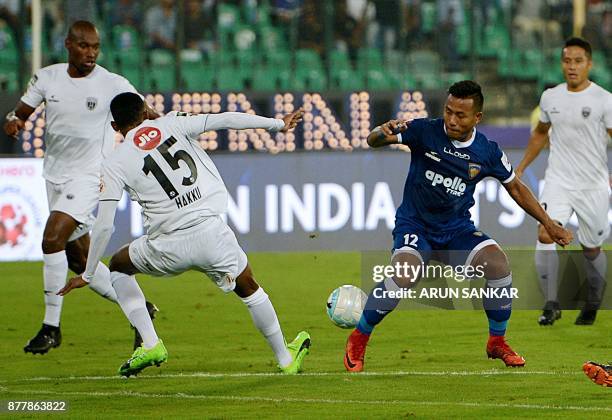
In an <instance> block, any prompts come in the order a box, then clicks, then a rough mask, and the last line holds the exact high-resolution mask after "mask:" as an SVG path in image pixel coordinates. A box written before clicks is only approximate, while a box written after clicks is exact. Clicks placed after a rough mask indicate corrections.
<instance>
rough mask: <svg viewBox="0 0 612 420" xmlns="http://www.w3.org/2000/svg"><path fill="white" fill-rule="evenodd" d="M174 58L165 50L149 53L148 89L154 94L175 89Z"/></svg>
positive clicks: (155, 50)
mask: <svg viewBox="0 0 612 420" xmlns="http://www.w3.org/2000/svg"><path fill="white" fill-rule="evenodd" d="M175 61H176V56H175V55H174V54H173V53H172V52H170V51H167V50H162V49H154V50H151V51H150V52H149V62H150V72H149V74H150V76H151V80H150V87H151V89H152V90H154V91H156V92H169V91H172V90H175V89H176V69H175Z"/></svg>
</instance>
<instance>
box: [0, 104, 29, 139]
mask: <svg viewBox="0 0 612 420" xmlns="http://www.w3.org/2000/svg"><path fill="white" fill-rule="evenodd" d="M32 112H34V108H32V107H31V106H30V105H26V104H24V103H23V102H21V101H19V102H18V103H17V106H16V107H15V109H14V110H13V111H11V112H9V113H8V114H7V115H6V121H5V122H4V127H3V128H4V132H5V133H6V134H7V135H8V136H11V137H15V138H16V137H17V134H19V131H21V130H22V129H23V127H24V126H25V122H26V121H27V120H28V118H30V115H32Z"/></svg>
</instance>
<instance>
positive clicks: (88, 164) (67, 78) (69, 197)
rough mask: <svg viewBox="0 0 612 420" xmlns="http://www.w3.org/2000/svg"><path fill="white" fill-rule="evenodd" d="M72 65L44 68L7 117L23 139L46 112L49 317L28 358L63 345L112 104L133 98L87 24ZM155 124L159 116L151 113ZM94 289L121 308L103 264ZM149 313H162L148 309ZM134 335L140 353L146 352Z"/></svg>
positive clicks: (74, 38)
mask: <svg viewBox="0 0 612 420" xmlns="http://www.w3.org/2000/svg"><path fill="white" fill-rule="evenodd" d="M65 47H66V49H67V50H68V63H59V64H54V65H51V66H48V67H44V68H42V69H40V70H39V71H37V72H36V74H34V76H33V77H32V80H31V81H30V84H29V86H28V89H27V91H26V93H25V94H24V95H23V96H22V98H21V100H20V101H19V102H18V104H17V106H16V107H15V110H14V111H13V112H11V113H9V114H8V115H7V118H6V123H5V125H4V131H5V132H6V133H7V134H8V135H10V136H17V134H18V133H19V131H20V130H21V129H23V127H24V125H25V121H26V120H27V119H28V117H29V116H30V115H31V114H32V113H33V112H34V110H35V109H36V107H38V106H39V105H40V104H41V103H44V104H45V119H46V134H45V146H46V152H45V158H44V167H43V168H44V169H43V176H44V178H45V180H46V187H47V200H48V203H49V211H50V214H49V218H48V219H47V223H46V225H45V230H44V233H43V242H42V250H43V261H44V269H43V278H44V292H45V316H44V320H43V325H42V328H41V329H40V331H39V332H38V333H37V334H36V336H34V338H32V339H31V340H30V341H29V342H28V343H27V344H26V346H25V347H24V351H25V352H31V353H34V354H36V353H40V354H45V353H46V352H48V351H49V350H50V349H51V348H54V347H57V346H59V345H60V343H61V338H62V337H61V333H60V315H61V310H62V300H63V298H62V297H61V296H57V292H58V291H59V290H60V289H61V288H62V287H63V286H64V284H65V283H66V277H67V274H68V268H70V269H71V270H72V271H73V272H75V273H82V272H83V270H84V269H85V262H86V258H87V251H88V248H89V229H90V228H91V225H92V223H93V220H94V217H93V211H94V209H95V208H96V205H97V202H98V196H99V177H100V164H101V162H102V159H103V157H104V156H107V155H108V154H109V153H110V151H111V150H112V148H113V145H114V137H115V133H114V131H113V129H112V127H111V125H110V121H111V115H110V102H111V100H112V99H113V97H115V96H116V95H117V94H119V93H121V92H126V91H130V92H135V91H136V90H135V89H134V87H133V86H132V85H131V84H130V82H128V81H127V80H126V79H124V78H123V77H121V76H119V75H117V74H114V73H111V72H109V71H108V70H106V69H105V68H103V67H101V66H99V65H97V64H96V59H97V57H98V53H99V51H100V36H99V34H98V30H97V29H96V27H95V26H94V25H93V24H92V23H90V22H87V21H77V22H75V23H74V24H73V25H72V26H71V27H70V29H69V31H68V35H67V37H66V40H65ZM147 112H149V113H150V117H151V118H154V117H156V116H157V114H156V113H155V111H153V110H151V109H150V108H149V107H148V106H147ZM90 287H91V289H93V290H94V291H96V292H97V293H98V294H100V295H101V296H103V297H105V298H107V299H109V300H111V301H113V302H116V300H117V297H116V295H115V291H114V290H113V288H112V286H111V284H110V272H109V271H108V268H107V267H106V266H105V265H104V264H102V263H100V264H99V265H98V266H97V268H96V272H95V276H94V277H93V279H92V282H91V283H90ZM149 309H150V310H151V313H152V314H154V313H155V311H156V310H157V309H156V308H155V306H154V305H152V304H149ZM140 342H141V340H140V337H138V335H136V338H135V346H138V345H140Z"/></svg>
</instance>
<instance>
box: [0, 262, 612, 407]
mask: <svg viewBox="0 0 612 420" xmlns="http://www.w3.org/2000/svg"><path fill="white" fill-rule="evenodd" d="M250 261H251V264H252V266H253V269H254V272H255V277H256V278H257V279H258V281H259V282H260V284H261V285H262V286H263V287H264V288H265V290H266V291H267V293H268V294H269V295H270V297H271V299H272V302H273V304H274V306H275V308H276V310H277V312H278V315H279V318H280V321H281V325H282V327H283V330H284V332H285V335H286V338H287V339H288V340H291V339H293V336H294V335H295V334H296V333H297V332H298V331H299V330H301V329H306V330H308V331H309V332H310V333H311V335H312V348H311V354H310V355H309V356H308V357H307V359H306V362H305V369H306V371H305V373H304V374H303V375H299V376H293V377H287V376H282V375H279V374H277V373H276V369H275V364H274V362H273V357H272V353H271V352H270V350H269V349H268V347H267V344H266V343H265V341H264V340H263V338H261V337H260V336H259V333H258V332H257V331H256V330H255V328H254V326H253V325H252V322H251V319H250V317H249V314H248V312H247V310H246V308H245V307H244V305H243V304H242V302H241V301H240V300H239V299H238V298H237V297H236V296H235V295H234V294H229V295H224V294H223V293H222V292H220V291H219V290H217V289H216V287H215V286H214V285H213V284H212V283H211V282H210V281H209V280H208V279H207V278H206V277H205V276H204V275H201V274H199V273H194V272H192V273H188V274H184V275H182V276H180V277H176V278H164V279H152V278H147V277H144V276H141V277H139V283H140V285H141V287H142V289H143V290H144V292H145V294H146V296H147V298H148V299H149V300H151V301H153V302H155V303H156V304H157V305H158V306H159V308H160V310H161V312H160V313H159V314H158V319H157V320H156V321H155V323H156V327H157V330H158V333H159V335H160V337H161V338H163V340H164V343H165V344H166V347H167V348H168V351H169V359H168V362H167V363H166V364H164V365H162V367H160V368H155V367H153V368H148V369H146V370H145V371H144V372H142V373H141V374H140V375H139V376H138V377H136V378H129V379H121V378H119V377H118V376H117V374H116V372H117V368H118V367H119V365H120V364H121V363H122V362H123V361H124V360H125V359H126V358H127V357H129V356H130V354H131V344H132V339H133V334H132V332H131V330H130V328H129V325H128V322H127V320H126V319H125V318H124V316H123V314H122V312H121V311H120V309H119V308H118V307H117V306H115V305H113V304H111V303H109V302H107V301H105V300H103V299H101V298H99V297H98V296H97V295H95V294H94V293H92V292H91V291H89V290H86V289H81V290H77V291H74V292H73V293H71V294H70V295H68V296H67V297H66V298H65V300H64V313H63V317H62V333H63V343H62V345H61V347H59V348H57V349H54V350H52V351H50V352H49V353H48V354H47V355H45V356H40V355H36V356H33V355H31V354H24V353H23V350H22V348H23V346H24V344H25V343H26V341H27V340H28V339H29V338H30V337H31V336H32V335H33V334H34V333H35V332H36V331H37V330H38V328H39V326H40V322H41V318H42V311H43V298H42V293H41V292H42V290H41V286H42V279H41V271H42V270H41V269H42V265H41V264H40V263H3V264H1V265H0V284H1V286H2V300H1V301H2V303H3V304H2V309H1V310H0V319H1V322H0V355H1V357H2V358H1V362H0V401H2V403H3V407H2V408H3V409H5V408H4V407H5V406H6V402H7V401H26V400H27V401H41V400H46V401H49V400H65V401H67V402H68V411H67V413H65V414H64V415H63V417H62V418H94V417H102V416H104V417H122V418H125V417H133V418H148V417H165V418H184V417H189V418H254V417H255V418H271V417H272V418H287V417H292V418H331V417H334V418H370V417H371V418H398V417H399V418H402V417H417V418H449V417H472V418H487V419H491V418H534V417H541V418H580V419H584V418H610V416H611V415H612V389H606V388H602V387H599V386H596V385H594V384H592V383H591V382H590V381H588V380H587V378H586V377H585V376H584V375H583V373H582V371H581V365H582V363H583V362H584V361H586V360H588V359H594V360H601V361H606V360H608V359H610V358H612V333H611V330H612V329H611V326H612V313H610V311H602V312H601V313H600V314H599V317H598V320H597V322H596V324H595V325H594V326H592V327H577V326H574V325H573V321H574V319H575V316H576V311H564V312H563V318H562V319H561V320H560V321H559V322H558V323H557V324H555V325H554V327H552V328H543V327H539V326H538V325H537V323H536V319H537V316H538V312H536V311H514V313H513V315H512V319H511V320H510V325H509V330H508V338H509V342H510V344H511V345H512V346H513V347H514V348H515V349H516V350H517V351H518V352H520V353H521V354H522V355H524V356H525V358H526V359H527V365H526V367H525V368H523V369H509V368H505V367H504V366H503V364H502V362H501V361H499V360H488V359H487V358H486V355H485V342H486V338H487V322H486V317H485V315H484V314H483V313H482V312H480V311H441V310H423V311H405V310H403V311H401V310H400V311H396V312H394V313H393V314H391V315H390V316H389V317H388V318H387V319H386V320H385V322H384V323H382V324H381V325H380V326H379V327H378V328H377V330H376V331H375V333H374V335H373V336H372V340H371V341H370V346H369V347H368V352H367V355H366V372H365V374H348V373H345V371H344V366H343V364H342V357H343V351H344V343H345V340H346V337H347V335H348V331H347V330H341V329H339V328H337V327H335V326H333V325H332V324H331V322H330V321H329V320H328V319H327V315H326V314H325V302H326V299H327V296H328V294H329V293H330V292H331V290H332V289H334V288H335V287H337V286H339V285H341V284H345V283H354V284H359V281H360V280H359V279H360V272H359V270H360V263H359V261H360V255H359V254H358V253H331V252H320V253H283V254H271V253H260V254H252V255H250ZM516 275H517V273H516V272H515V276H516ZM518 275H520V274H518ZM1 411H2V410H0V417H1V414H2V412H1ZM5 414H6V412H5ZM13 414H15V413H13ZM24 416H33V417H34V416H35V417H37V416H36V415H34V414H24Z"/></svg>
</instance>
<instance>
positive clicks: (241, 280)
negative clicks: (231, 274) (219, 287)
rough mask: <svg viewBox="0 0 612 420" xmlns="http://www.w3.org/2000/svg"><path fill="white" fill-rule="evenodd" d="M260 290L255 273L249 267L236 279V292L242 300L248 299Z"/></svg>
mask: <svg viewBox="0 0 612 420" xmlns="http://www.w3.org/2000/svg"><path fill="white" fill-rule="evenodd" d="M257 289H259V284H257V282H256V281H255V279H254V278H253V272H252V271H251V267H250V266H249V265H247V266H246V268H245V269H244V270H243V271H242V273H240V275H239V276H238V277H237V278H236V287H235V288H234V292H235V293H236V294H237V295H238V296H239V297H241V298H246V297H249V296H251V295H252V294H253V293H255V292H256V291H257Z"/></svg>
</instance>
